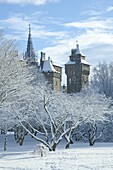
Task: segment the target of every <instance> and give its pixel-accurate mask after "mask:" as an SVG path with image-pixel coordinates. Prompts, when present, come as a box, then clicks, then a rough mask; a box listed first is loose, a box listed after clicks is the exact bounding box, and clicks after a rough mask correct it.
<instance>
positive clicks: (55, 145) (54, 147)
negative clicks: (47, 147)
mask: <svg viewBox="0 0 113 170" xmlns="http://www.w3.org/2000/svg"><path fill="white" fill-rule="evenodd" d="M56 147H57V144H56V143H54V144H53V146H52V150H53V151H55V150H56Z"/></svg>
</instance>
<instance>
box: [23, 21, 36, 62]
mask: <svg viewBox="0 0 113 170" xmlns="http://www.w3.org/2000/svg"><path fill="white" fill-rule="evenodd" d="M24 59H25V60H26V61H27V62H28V63H34V62H35V52H34V49H33V43H32V38H31V27H30V24H29V34H28V42H27V50H26V52H25V57H24Z"/></svg>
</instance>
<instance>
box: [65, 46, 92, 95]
mask: <svg viewBox="0 0 113 170" xmlns="http://www.w3.org/2000/svg"><path fill="white" fill-rule="evenodd" d="M65 73H66V75H67V93H76V92H80V91H81V89H84V88H86V87H87V85H88V82H89V74H90V64H89V63H87V61H86V60H85V56H84V55H83V54H81V52H80V50H79V45H78V43H77V45H76V49H72V50H71V55H70V56H69V61H68V62H67V63H66V64H65Z"/></svg>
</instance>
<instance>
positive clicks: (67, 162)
mask: <svg viewBox="0 0 113 170" xmlns="http://www.w3.org/2000/svg"><path fill="white" fill-rule="evenodd" d="M36 144H37V142H36V141H35V140H33V139H32V138H31V137H29V138H26V140H25V143H24V145H23V146H18V145H17V144H16V143H15V142H14V140H13V138H12V136H8V146H7V147H8V148H7V151H6V152H4V151H3V146H2V145H3V135H0V170H113V144H112V143H98V144H96V145H95V146H94V147H89V146H88V144H84V143H75V144H74V145H72V146H71V149H68V150H65V149H63V144H61V145H60V146H59V148H58V149H57V150H56V152H50V153H49V154H48V155H47V156H45V157H40V156H39V155H35V154H34V153H33V151H34V149H35V146H36Z"/></svg>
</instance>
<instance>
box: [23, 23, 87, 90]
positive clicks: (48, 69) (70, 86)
mask: <svg viewBox="0 0 113 170" xmlns="http://www.w3.org/2000/svg"><path fill="white" fill-rule="evenodd" d="M69 58H70V60H69V61H68V62H67V63H66V64H65V73H66V75H67V93H75V92H80V90H81V89H83V88H85V87H86V86H87V85H88V81H89V80H88V79H89V74H90V64H88V63H87V62H86V60H85V56H84V55H82V54H81V52H80V50H79V45H78V44H77V48H76V49H72V50H71V55H70V56H69ZM24 60H25V61H26V63H28V64H29V65H36V66H37V67H38V69H39V71H40V72H42V73H43V74H44V76H45V78H46V79H47V81H48V83H49V84H51V85H52V89H53V90H55V91H61V81H62V67H61V66H59V65H57V64H54V63H53V62H52V60H51V58H50V57H48V59H46V56H45V53H43V52H41V56H40V62H37V60H36V55H35V52H34V49H33V43H32V38H31V28H30V25H29V34H28V42H27V49H26V52H25V55H24Z"/></svg>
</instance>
